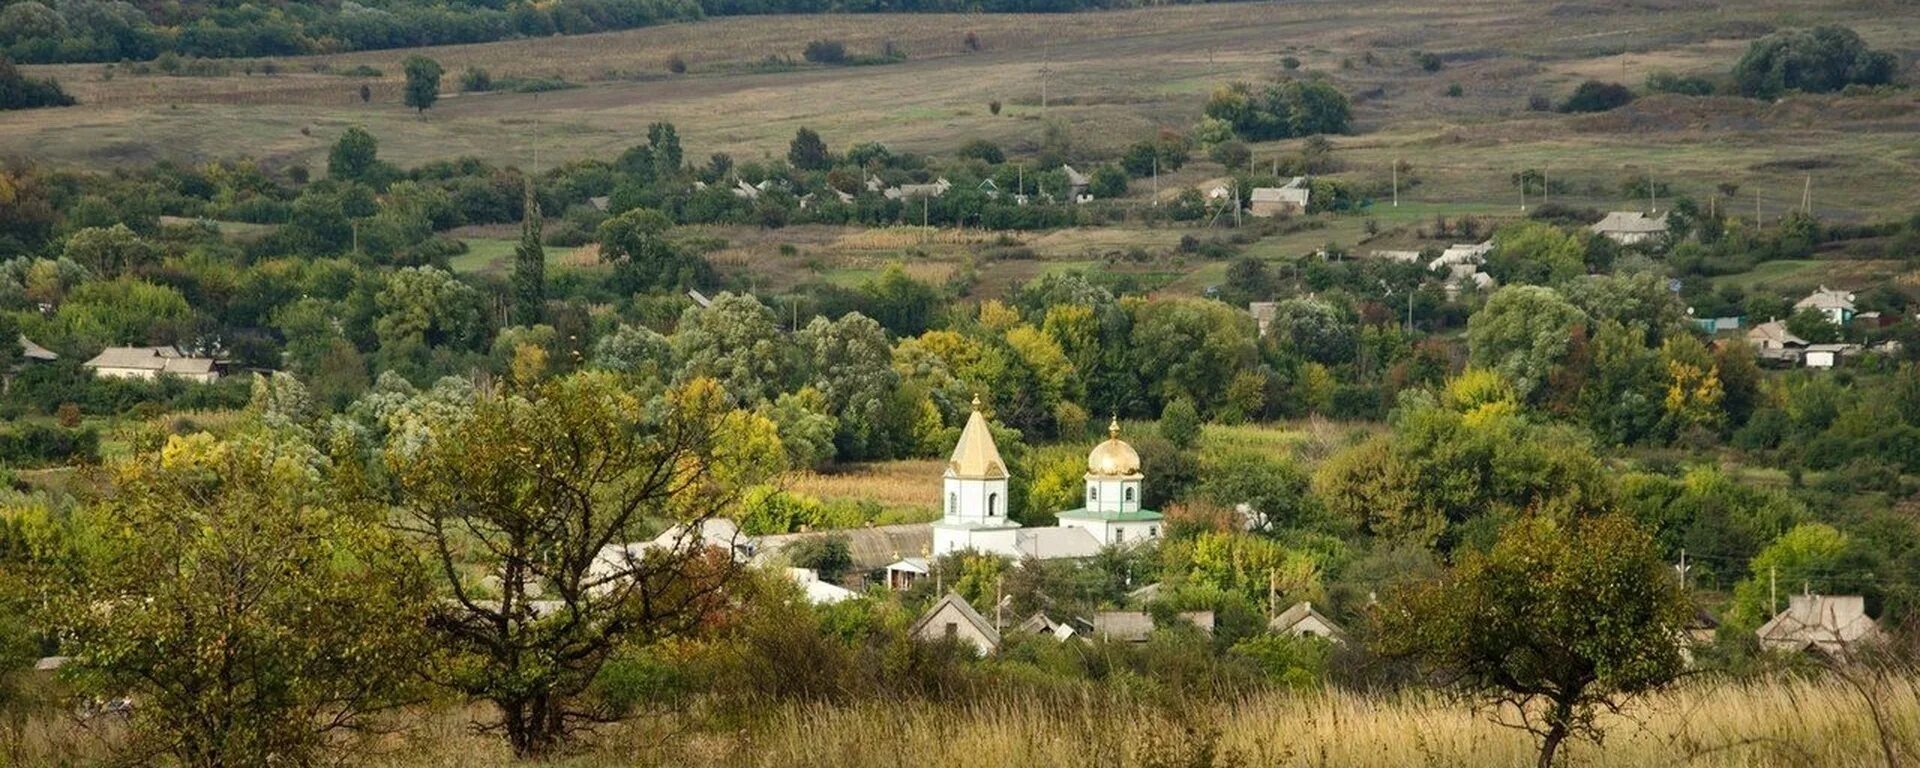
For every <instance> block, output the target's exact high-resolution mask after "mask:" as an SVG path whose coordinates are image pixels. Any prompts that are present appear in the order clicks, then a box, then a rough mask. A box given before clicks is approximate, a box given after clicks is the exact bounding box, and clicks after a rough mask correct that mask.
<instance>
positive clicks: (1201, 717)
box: [0, 676, 1920, 768]
mask: <svg viewBox="0 0 1920 768" xmlns="http://www.w3.org/2000/svg"><path fill="white" fill-rule="evenodd" d="M1917 690H1920V679H1916V678H1914V677H1912V676H1903V677H1893V678H1888V679H1885V680H1882V681H1880V682H1879V683H1878V684H1877V685H1876V686H1875V690H1874V694H1875V696H1876V698H1877V700H1878V702H1879V704H1880V705H1881V707H1882V710H1883V711H1884V712H1886V713H1887V714H1888V717H1889V734H1890V739H1891V740H1892V742H1893V745H1894V748H1895V749H1896V751H1897V752H1904V753H1906V754H1913V752H1914V750H1915V749H1920V695H1916V691H1917ZM1147 698H1148V697H1141V696H1132V697H1128V696H1121V695H1118V694H1113V693H1103V692H1098V691H1089V692H1086V693H1084V694H1083V695H1082V696H1081V697H1080V698H1079V699H1077V700H1075V701H1072V702H1069V703H1066V704H1061V703H1042V702H1039V701H1035V700H1028V699H1020V698H1014V697H1011V696H1008V697H1004V698H998V699H989V700H986V701H979V702H974V703H969V704H941V703H931V702H924V701H865V702H857V703H852V704H769V705H767V706H766V707H765V708H764V709H763V710H761V711H760V712H759V713H758V714H757V716H756V717H754V718H753V719H752V720H750V721H748V722H745V723H738V724H736V725H735V726H730V727H724V728H702V727H699V726H697V725H694V726H691V727H690V726H689V723H688V722H687V721H686V720H685V719H683V718H678V717H673V718H666V719H665V720H662V721H633V722H629V723H626V724H621V725H615V726H608V727H604V728H601V729H598V730H597V731H596V734H595V737H594V739H593V741H592V743H591V744H590V745H589V746H588V748H586V749H584V750H583V751H581V752H579V753H577V754H573V755H570V756H566V757H562V758H558V759H554V760H551V761H540V762H533V763H525V762H516V761H514V760H513V759H512V757H511V756H510V755H509V754H508V753H507V750H506V749H505V747H504V745H503V744H502V743H501V740H500V739H499V738H498V737H497V736H486V735H481V734H476V733H474V732H473V731H472V730H471V729H469V728H468V727H466V722H467V720H468V718H469V717H470V716H472V715H474V714H477V713H474V712H469V711H466V710H463V709H459V708H448V709H444V710H437V711H435V712H432V713H428V714H419V713H415V714H414V715H412V716H410V717H409V720H408V724H409V725H411V726H412V728H411V730H410V731H409V732H408V733H406V734H405V735H403V736H394V737H387V738H385V739H383V740H382V741H381V742H380V749H379V751H378V752H376V753H375V754H371V755H361V756H359V757H358V759H357V760H355V761H354V763H355V764H359V765H367V766H374V767H375V768H495V767H496V766H497V767H499V768H506V767H507V766H539V767H540V768H615V767H616V766H619V767H625V766H634V765H675V766H686V767H687V768H733V767H735V766H768V767H769V768H771V767H773V766H780V767H782V768H789V767H790V768H810V767H812V766H820V767H821V768H827V767H829V766H831V767H832V768H894V767H895V766H900V765H915V766H926V767H927V768H993V767H998V766H1014V765H1035V766H1038V765H1046V766H1070V767H1079V766H1086V767H1087V768H1094V767H1095V766H1097V767H1098V768H1149V767H1154V766H1216V765H1217V766H1229V765H1258V766H1275V767H1276V768H1278V767H1285V768H1292V767H1294V766H1299V767H1301V768H1308V767H1313V768H1404V767H1405V766H1461V767H1467V766H1474V767H1478V766H1486V767H1488V768H1508V767H1513V768H1519V767H1521V766H1530V765H1532V764H1533V762H1534V752H1533V749H1534V747H1533V742H1532V740H1531V739H1530V738H1529V736H1528V735H1527V734H1525V733H1523V732H1520V731H1517V730H1514V729H1511V728H1506V727H1502V726H1500V725H1498V724H1496V723H1494V722H1493V721H1492V720H1490V719H1489V718H1488V717H1487V716H1485V715H1484V714H1482V713H1479V712H1475V711H1474V710H1472V709H1471V708H1469V707H1468V706H1466V705H1465V704H1462V703H1460V702H1458V701H1454V700H1451V699H1449V698H1446V697H1444V696H1441V695H1438V694H1435V693H1431V692H1408V693H1399V694H1384V695H1365V694H1359V693H1350V692H1342V691H1332V690H1328V691H1305V692H1298V693H1294V692H1270V693H1263V694H1254V695H1250V696H1248V697H1245V698H1243V699H1239V700H1233V701H1226V702H1198V701H1185V702H1182V703H1181V706H1180V707H1179V708H1177V709H1174V708H1168V707H1164V706H1156V705H1154V704H1151V703H1147V702H1146V700H1145V699H1147ZM63 722H64V721H63ZM1599 723H1600V725H1601V726H1602V727H1603V728H1605V729H1606V731H1607V734H1608V736H1607V739H1606V741H1605V742H1604V745H1600V746H1596V745H1593V744H1590V743H1584V742H1575V743H1572V744H1570V746H1568V747H1567V750H1566V753H1565V754H1566V757H1567V762H1566V764H1567V765H1577V766H1585V767H1590V768H1629V767H1632V768H1641V767H1642V766H1668V765H1674V766H1678V765H1686V766H1697V767H1700V768H1855V767H1856V766H1866V765H1884V764H1885V759H1884V758H1883V757H1882V756H1881V752H1880V749H1881V747H1880V741H1879V737H1878V734H1877V732H1876V731H1875V730H1874V728H1873V725H1872V719H1871V716H1870V714H1869V711H1868V706H1867V704H1866V701H1865V699H1864V698H1863V697H1862V696H1861V695H1860V694H1859V693H1858V692H1856V691H1855V690H1853V689H1851V688H1849V687H1848V686H1846V685H1845V684H1843V683H1841V682H1839V681H1837V680H1833V679H1828V678H1818V679H1774V680H1764V681H1758V682H1753V683H1748V684H1734V683H1726V682H1714V681H1704V680H1703V681H1699V682H1695V683H1691V684H1687V685H1683V686H1681V687H1679V688H1676V689H1674V690H1671V691H1669V692H1666V693H1662V694H1658V695H1655V696H1651V697H1648V698H1644V699H1640V700H1636V701H1634V702H1631V703H1630V704H1629V705H1628V706H1627V707H1626V709H1625V710H1624V711H1622V712H1620V713H1618V714H1606V713H1603V714H1602V715H1601V716H1600V720H1599ZM0 735H4V734H0ZM97 738H98V737H97V736H94V735H85V734H82V733H80V732H79V731H77V730H75V729H74V727H73V726H71V725H70V724H68V725H61V724H48V723H39V724H37V726H35V727H30V728H29V730H28V731H26V732H25V735H24V737H23V738H20V740H19V741H20V744H21V746H20V748H19V753H18V754H19V756H20V757H22V758H24V763H25V764H48V763H52V762H56V761H59V760H61V759H63V758H64V759H66V760H69V761H71V760H73V759H75V757H76V753H78V754H80V755H84V754H90V753H91V752H92V751H97V750H98V749H99V747H98V746H97V744H98V742H97ZM68 740H71V741H72V742H74V743H78V744H81V745H86V746H82V747H77V748H76V747H72V746H70V745H69V744H68V743H67V741H68Z"/></svg>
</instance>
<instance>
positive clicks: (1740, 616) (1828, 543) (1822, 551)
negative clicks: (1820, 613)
mask: <svg viewBox="0 0 1920 768" xmlns="http://www.w3.org/2000/svg"><path fill="white" fill-rule="evenodd" d="M1849 543H1850V542H1849V540H1848V538H1847V535H1846V534H1844V533H1841V532H1840V531H1839V530H1837V529H1835V528H1834V527H1832V526H1830V525H1825V524H1822V523H1801V524H1800V525H1796V526H1794V527H1793V529H1792V530H1789V531H1787V532H1786V533H1783V534H1780V537H1779V538H1777V539H1774V540H1773V542H1772V543H1770V544H1768V545H1767V547H1766V548H1765V549H1762V550H1760V553H1759V554H1756V555H1754V556H1753V561H1752V562H1751V563H1750V564H1749V565H1748V568H1747V571H1748V573H1749V574H1750V576H1749V577H1748V578H1746V579H1745V580H1742V581H1741V582H1740V583H1739V584H1735V585H1734V587H1733V604H1732V605H1731V606H1728V608H1727V625H1728V626H1730V627H1736V628H1739V629H1742V630H1753V629H1757V628H1759V626H1760V625H1761V624H1764V623H1766V621H1767V619H1770V618H1773V615H1774V612H1775V611H1778V610H1779V609H1780V606H1779V605H1777V604H1774V603H1773V602H1772V601H1773V598H1774V595H1775V593H1776V591H1777V588H1778V587H1779V586H1780V585H1785V586H1786V588H1787V592H1788V593H1789V594H1791V593H1792V592H1793V590H1796V589H1801V588H1803V587H1804V588H1808V589H1815V590H1819V591H1821V592H1826V591H1828V589H1829V588H1831V587H1832V586H1835V585H1834V584H1832V580H1833V578H1834V576H1835V572H1836V571H1837V570H1839V568H1838V566H1839V565H1840V561H1841V558H1842V557H1843V556H1844V555H1845V554H1846V553H1847V548H1848V544H1849Z"/></svg>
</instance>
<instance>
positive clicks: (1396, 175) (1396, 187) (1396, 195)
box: [1393, 158, 1400, 208]
mask: <svg viewBox="0 0 1920 768" xmlns="http://www.w3.org/2000/svg"><path fill="white" fill-rule="evenodd" d="M1393 207H1395V208H1398V207H1400V160H1399V159H1398V158H1395V159H1394V161H1393Z"/></svg>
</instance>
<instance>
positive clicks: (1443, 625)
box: [1378, 514, 1692, 768]
mask: <svg viewBox="0 0 1920 768" xmlns="http://www.w3.org/2000/svg"><path fill="white" fill-rule="evenodd" d="M1691 616H1692V607H1691V606H1690V605H1689V603H1688V601H1687V598H1686V596H1685V595H1684V594H1683V593H1682V592H1681V590H1680V585H1679V582H1678V580H1677V579H1675V578H1673V574H1672V572H1671V571H1670V570H1669V569H1668V567H1667V564H1666V563H1665V562H1664V561H1663V560H1662V559H1661V557H1660V553H1659V551H1658V550H1657V549H1656V548H1655V547H1654V546H1653V541H1652V539H1651V538H1649V537H1648V536H1647V534H1646V533H1645V532H1644V531H1641V530H1640V529H1639V528H1637V527H1636V526H1635V525H1634V524H1633V521H1632V520H1630V519H1628V518H1626V517H1625V516H1622V515H1617V514H1615V515H1605V516H1601V517H1595V518H1587V519H1571V520H1564V519H1556V518H1550V517H1545V516H1539V517H1529V518H1526V519H1522V520H1520V521H1517V522H1515V523H1513V524H1511V525H1509V526H1507V528H1506V529H1505V530H1503V531H1501V533H1500V536H1499V540H1498V542H1497V543H1495V544H1494V546H1493V548H1492V550H1491V551H1489V552H1487V553H1486V554H1480V553H1477V552H1475V553H1468V554H1467V555H1466V556H1465V557H1463V558H1462V559H1461V561H1460V563H1459V564H1458V565H1457V566H1455V567H1454V568H1453V570H1452V571H1450V572H1449V573H1448V574H1447V576H1446V577H1445V578H1444V579H1441V580H1439V581H1437V582H1428V583H1425V584H1420V585H1416V586H1414V587H1412V588H1411V589H1408V590H1407V591H1406V592H1405V593H1402V594H1400V595H1396V596H1395V597H1394V598H1393V599H1391V600H1390V601H1389V602H1388V604H1387V608H1386V610H1384V611H1382V612H1381V614H1380V623H1381V627H1380V629H1381V631H1380V632H1379V634H1378V649H1379V650H1380V651H1382V652H1384V653H1387V654H1389V655H1393V656H1399V657H1403V658H1410V659H1413V660H1415V661H1417V662H1419V663H1420V664H1421V665H1422V666H1423V667H1424V668H1426V669H1428V670H1430V671H1431V672H1432V673H1433V674H1435V675H1436V676H1438V678H1439V679H1440V680H1442V681H1443V682H1446V683H1448V684H1450V685H1451V686H1452V687H1454V688H1456V689H1458V690H1460V691H1462V692H1463V693H1465V694H1467V695H1469V696H1472V697H1474V698H1476V699H1478V700H1480V701H1482V702H1485V703H1486V704H1487V705H1489V706H1491V707H1498V708H1501V709H1499V711H1500V712H1501V713H1506V712H1508V711H1509V710H1508V709H1506V708H1507V707H1510V708H1511V710H1512V711H1517V712H1518V713H1519V715H1520V722H1519V723H1517V725H1518V726H1519V727H1521V728H1524V729H1526V730H1528V731H1529V732H1531V733H1533V734H1534V735H1535V736H1536V737H1537V738H1538V739H1539V745H1540V755H1539V760H1538V765H1539V766H1540V768H1551V766H1552V765H1553V764H1554V758H1555V756H1556V755H1557V754H1558V753H1559V750H1560V747H1561V744H1562V743H1563V742H1565V741H1566V740H1567V739H1568V738H1579V737H1585V738H1591V739H1593V740H1595V741H1598V740H1599V739H1600V738H1601V736H1602V729H1601V726H1600V723H1599V721H1598V718H1597V714H1598V711H1599V710H1601V709H1614V708H1617V707H1618V706H1619V705H1620V704H1621V703H1622V702H1623V701H1625V700H1626V699H1627V698H1629V697H1632V696H1635V695H1638V694H1641V693H1645V692H1647V691H1651V690H1656V689H1658V688H1660V687H1662V686H1664V685H1666V684H1667V683H1669V682H1671V681H1672V680H1673V679H1674V678H1675V677H1677V676H1678V675H1679V674H1680V672H1681V670H1682V669H1683V668H1684V666H1685V662H1684V661H1683V659H1682V657H1681V653H1680V645H1679V640H1680V637H1681V629H1682V627H1684V626H1685V623H1686V621H1687V620H1688V619H1690V618H1691Z"/></svg>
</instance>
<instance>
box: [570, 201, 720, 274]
mask: <svg viewBox="0 0 1920 768" xmlns="http://www.w3.org/2000/svg"><path fill="white" fill-rule="evenodd" d="M672 229H673V220H672V219H670V218H668V217H667V215H666V214H663V213H661V212H659V211H656V210H653V209H651V208H634V209H632V210H629V211H627V212H625V213H622V214H620V215H618V216H615V217H613V218H611V219H607V220H606V221H604V222H602V223H601V224H600V227H599V229H598V230H597V231H596V232H595V238H596V239H597V240H598V241H599V243H600V260H601V261H605V262H608V263H611V264H613V268H614V273H615V281H616V284H617V285H618V286H619V287H620V288H621V289H622V290H624V291H628V292H642V291H654V290H661V289H669V288H683V287H697V286H704V285H707V284H709V283H711V282H712V281H713V267H712V265H710V264H708V263H707V260H706V259H705V258H702V257H701V256H700V255H699V254H697V253H689V252H687V251H686V250H685V249H683V248H681V247H679V246H678V245H676V244H674V243H673V241H672V240H670V239H669V237H668V235H669V234H670V233H671V231H672Z"/></svg>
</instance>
